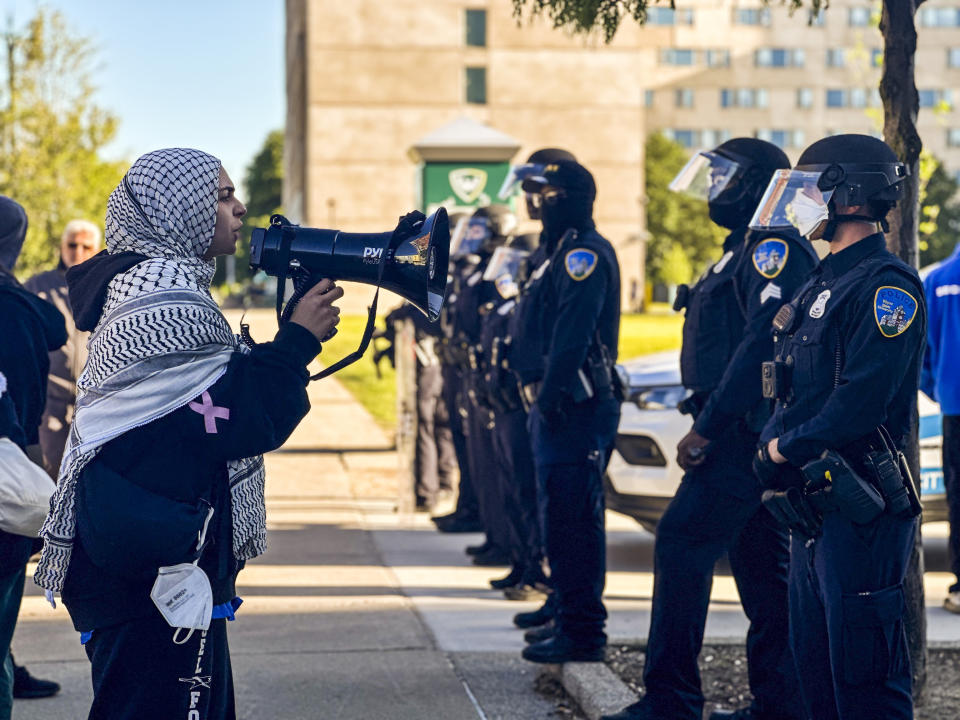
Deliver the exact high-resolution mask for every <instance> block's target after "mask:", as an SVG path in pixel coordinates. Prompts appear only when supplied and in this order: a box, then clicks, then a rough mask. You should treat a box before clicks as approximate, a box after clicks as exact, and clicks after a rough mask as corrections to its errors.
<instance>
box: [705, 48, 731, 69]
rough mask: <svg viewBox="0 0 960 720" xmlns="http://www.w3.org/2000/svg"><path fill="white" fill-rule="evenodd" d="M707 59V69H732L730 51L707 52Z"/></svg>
mask: <svg viewBox="0 0 960 720" xmlns="http://www.w3.org/2000/svg"><path fill="white" fill-rule="evenodd" d="M706 59H707V67H712V68H718V67H730V51H729V50H707V51H706Z"/></svg>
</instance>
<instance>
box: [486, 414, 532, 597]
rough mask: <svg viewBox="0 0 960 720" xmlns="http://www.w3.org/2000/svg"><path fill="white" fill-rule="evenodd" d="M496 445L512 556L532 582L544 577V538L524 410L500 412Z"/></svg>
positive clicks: (528, 581)
mask: <svg viewBox="0 0 960 720" xmlns="http://www.w3.org/2000/svg"><path fill="white" fill-rule="evenodd" d="M496 423H497V424H496V427H495V428H494V437H493V446H494V451H495V455H496V460H497V468H498V469H499V475H500V482H501V485H502V486H503V494H504V498H505V502H506V507H505V511H506V517H507V520H508V522H509V530H510V557H511V559H512V560H513V564H514V566H515V567H517V568H519V569H521V570H522V571H523V573H524V574H523V578H522V579H523V581H524V582H527V583H529V584H533V583H534V582H539V581H542V580H543V573H542V569H541V562H542V560H543V541H542V539H541V536H540V520H539V517H538V507H539V506H538V504H537V476H536V470H535V468H534V463H533V451H532V450H531V448H530V433H529V432H528V431H527V414H526V413H525V412H524V411H523V410H516V411H513V412H507V413H497V420H496Z"/></svg>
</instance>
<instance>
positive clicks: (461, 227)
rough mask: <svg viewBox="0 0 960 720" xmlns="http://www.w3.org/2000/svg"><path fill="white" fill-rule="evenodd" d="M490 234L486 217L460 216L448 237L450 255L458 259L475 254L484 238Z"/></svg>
mask: <svg viewBox="0 0 960 720" xmlns="http://www.w3.org/2000/svg"><path fill="white" fill-rule="evenodd" d="M491 236H492V233H491V231H490V226H489V225H488V224H487V220H486V218H482V217H478V218H461V220H460V221H459V222H458V223H457V227H456V228H455V229H454V231H453V237H452V238H451V239H450V257H451V258H452V259H460V258H464V257H466V256H467V255H475V254H477V252H479V250H480V246H481V245H483V242H484V240H487V239H488V238H490V237H491Z"/></svg>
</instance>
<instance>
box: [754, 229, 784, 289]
mask: <svg viewBox="0 0 960 720" xmlns="http://www.w3.org/2000/svg"><path fill="white" fill-rule="evenodd" d="M789 254H790V246H789V245H787V242H786V241H785V240H780V239H779V238H770V239H769V240H764V241H763V242H762V243H760V244H759V245H757V246H756V247H755V248H754V249H753V266H754V267H755V268H756V269H757V272H758V273H760V274H761V275H763V276H764V277H765V278H767V279H768V280H772V279H773V278H775V277H776V276H777V275H779V274H780V271H781V270H783V268H784V266H785V265H786V264H787V255H789Z"/></svg>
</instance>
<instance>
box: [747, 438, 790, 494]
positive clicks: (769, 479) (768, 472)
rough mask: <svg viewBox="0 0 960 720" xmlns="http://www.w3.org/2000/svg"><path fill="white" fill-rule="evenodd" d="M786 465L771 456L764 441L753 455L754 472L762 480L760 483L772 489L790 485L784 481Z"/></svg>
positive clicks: (781, 488)
mask: <svg viewBox="0 0 960 720" xmlns="http://www.w3.org/2000/svg"><path fill="white" fill-rule="evenodd" d="M784 469H785V465H778V464H777V463H775V462H774V461H773V458H771V457H770V451H769V450H768V449H767V444H766V443H763V444H762V445H761V446H760V448H759V449H758V450H757V454H756V455H754V457H753V474H754V475H756V476H757V479H758V480H760V484H761V485H763V486H764V487H765V488H770V489H772V490H783V489H785V488H787V487H788V486H789V483H786V482H784V475H785V474H786V473H784V472H783V471H784Z"/></svg>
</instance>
